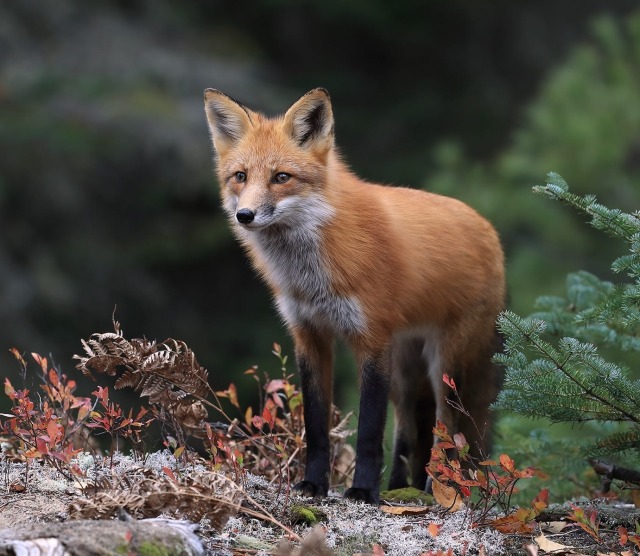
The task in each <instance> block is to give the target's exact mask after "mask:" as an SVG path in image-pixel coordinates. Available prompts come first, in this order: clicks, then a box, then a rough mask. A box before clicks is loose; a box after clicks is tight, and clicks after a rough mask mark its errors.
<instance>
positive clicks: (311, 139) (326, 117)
mask: <svg viewBox="0 0 640 556" xmlns="http://www.w3.org/2000/svg"><path fill="white" fill-rule="evenodd" d="M284 128H285V130H286V131H287V132H288V133H289V135H291V137H292V138H293V140H294V141H296V143H298V145H300V146H301V147H304V148H309V149H314V150H322V151H326V150H329V149H330V148H331V147H332V146H333V111H332V110H331V99H330V98H329V93H328V92H327V90H326V89H321V88H319V89H313V91H309V92H308V93H307V94H306V95H304V96H303V97H302V98H301V99H300V100H299V101H298V102H296V103H295V104H294V105H293V106H292V107H291V108H289V110H287V113H286V114H285V115H284Z"/></svg>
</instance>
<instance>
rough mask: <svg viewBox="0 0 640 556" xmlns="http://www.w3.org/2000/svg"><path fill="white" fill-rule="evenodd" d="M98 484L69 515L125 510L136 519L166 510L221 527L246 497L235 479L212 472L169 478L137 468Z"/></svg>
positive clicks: (96, 515)
mask: <svg viewBox="0 0 640 556" xmlns="http://www.w3.org/2000/svg"><path fill="white" fill-rule="evenodd" d="M97 483H98V485H96V486H99V487H100V490H98V491H97V492H96V493H95V494H93V495H92V496H90V497H89V498H84V499H79V500H76V501H75V502H73V503H72V504H71V506H70V507H69V515H70V516H71V517H72V518H73V519H107V518H109V517H112V516H114V515H116V514H117V512H118V510H120V509H124V510H125V511H126V512H128V513H129V514H131V515H132V516H133V517H136V518H143V517H156V516H158V515H160V514H162V513H165V514H169V515H170V516H171V517H176V518H183V519H189V520H190V521H193V522H196V523H197V522H198V521H200V520H201V519H202V518H207V519H209V520H211V524H212V526H213V527H215V528H216V529H218V530H220V529H222V527H224V525H225V523H226V522H227V520H228V519H229V517H231V516H233V515H235V514H236V513H237V512H238V509H239V508H240V503H241V502H242V499H243V498H244V494H243V492H242V490H241V489H240V488H239V487H238V485H236V484H235V483H234V482H233V481H231V480H230V479H228V478H227V477H225V476H224V475H220V474H218V473H213V472H210V471H193V472H191V473H188V474H185V475H182V476H179V477H169V476H168V475H166V474H162V473H159V472H156V471H152V470H150V469H136V470H133V471H130V472H126V473H124V474H121V475H119V476H117V477H116V476H113V477H111V478H104V477H103V478H101V479H100V480H99V481H97ZM94 489H95V488H91V487H89V489H86V490H94Z"/></svg>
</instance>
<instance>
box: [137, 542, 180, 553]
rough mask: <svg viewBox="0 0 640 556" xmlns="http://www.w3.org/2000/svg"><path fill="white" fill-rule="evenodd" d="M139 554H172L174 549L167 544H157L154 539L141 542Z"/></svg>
mask: <svg viewBox="0 0 640 556" xmlns="http://www.w3.org/2000/svg"><path fill="white" fill-rule="evenodd" d="M138 554H140V556H171V554H172V551H171V550H170V549H169V548H167V547H166V546H162V545H157V544H155V543H154V542H152V541H144V542H142V543H140V547H139V548H138Z"/></svg>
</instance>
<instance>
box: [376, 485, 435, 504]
mask: <svg viewBox="0 0 640 556" xmlns="http://www.w3.org/2000/svg"><path fill="white" fill-rule="evenodd" d="M380 498H382V499H383V500H393V501H395V502H419V503H421V504H425V505H427V506H431V505H432V504H433V503H434V500H433V496H431V495H430V494H427V493H426V492H424V491H422V490H419V489H417V488H414V487H406V488H397V489H395V490H383V491H382V492H381V493H380Z"/></svg>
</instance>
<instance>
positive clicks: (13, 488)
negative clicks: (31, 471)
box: [9, 481, 27, 492]
mask: <svg viewBox="0 0 640 556" xmlns="http://www.w3.org/2000/svg"><path fill="white" fill-rule="evenodd" d="M25 490H27V487H26V486H25V485H24V484H22V483H21V482H19V481H16V482H15V483H11V484H10V485H9V492H24V491H25Z"/></svg>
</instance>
